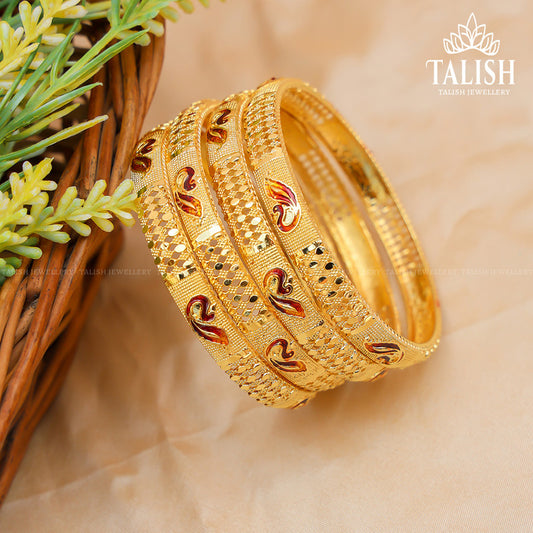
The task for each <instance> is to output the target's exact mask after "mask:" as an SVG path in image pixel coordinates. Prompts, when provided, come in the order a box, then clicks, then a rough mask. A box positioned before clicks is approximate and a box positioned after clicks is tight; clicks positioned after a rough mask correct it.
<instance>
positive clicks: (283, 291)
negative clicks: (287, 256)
mask: <svg viewBox="0 0 533 533" xmlns="http://www.w3.org/2000/svg"><path fill="white" fill-rule="evenodd" d="M263 285H264V287H265V288H266V289H267V290H268V291H269V295H268V299H269V301H270V303H271V304H272V305H273V306H274V307H275V308H276V309H277V310H278V311H280V312H282V313H285V314H287V315H291V316H298V317H300V318H304V317H305V311H304V308H303V306H302V304H301V303H300V302H299V301H298V300H295V299H293V298H288V295H289V294H291V293H292V291H293V286H292V284H291V283H290V282H289V280H288V276H287V272H285V270H283V269H282V268H273V269H271V270H269V271H268V272H267V273H266V274H265V277H264V280H263Z"/></svg>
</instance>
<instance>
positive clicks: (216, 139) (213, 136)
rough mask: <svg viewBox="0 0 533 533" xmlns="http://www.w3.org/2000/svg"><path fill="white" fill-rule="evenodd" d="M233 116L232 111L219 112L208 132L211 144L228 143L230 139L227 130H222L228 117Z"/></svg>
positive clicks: (208, 139)
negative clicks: (227, 140) (227, 139)
mask: <svg viewBox="0 0 533 533" xmlns="http://www.w3.org/2000/svg"><path fill="white" fill-rule="evenodd" d="M230 114H231V110H230V109H223V110H222V111H219V112H218V113H216V114H215V115H214V116H215V118H214V119H213V122H212V123H211V126H210V127H209V129H208V130H207V141H208V142H211V143H217V144H222V143H224V142H225V141H226V138H227V137H228V132H227V131H226V129H225V128H222V127H221V126H223V125H224V124H226V122H227V121H228V117H229V115H230Z"/></svg>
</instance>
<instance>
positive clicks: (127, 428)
mask: <svg viewBox="0 0 533 533" xmlns="http://www.w3.org/2000/svg"><path fill="white" fill-rule="evenodd" d="M471 11H475V13H476V15H477V17H478V22H479V23H486V24H487V28H488V31H492V32H494V33H495V35H496V38H498V39H500V40H501V50H500V53H499V56H498V58H502V59H503V58H507V59H509V58H512V59H516V61H517V67H516V68H517V71H516V86H515V87H514V88H513V90H512V94H511V96H507V97H483V96H478V97H444V96H439V95H438V94H437V93H436V91H435V89H434V87H432V85H431V73H430V72H429V71H426V69H425V62H426V60H427V59H430V58H443V59H445V54H444V51H443V49H442V38H443V37H446V36H447V35H448V34H449V33H450V32H451V31H456V29H457V24H458V23H465V22H466V19H467V18H468V15H469V14H470V12H471ZM532 21H533V6H532V4H531V2H528V1H526V0H507V1H506V2H501V1H481V0H473V1H471V2H467V3H465V2H459V1H453V2H442V1H440V0H439V1H429V2H428V1H424V2H422V1H415V0H411V1H409V2H405V1H400V0H386V1H382V2H375V3H373V4H372V7H370V4H369V3H368V2H364V1H362V0H361V1H360V0H357V1H353V0H349V1H348V0H345V1H340V0H336V1H329V2H324V1H320V0H292V1H282V0H270V1H266V0H264V1H259V0H253V1H250V0H248V1H246V0H231V1H228V2H227V3H226V4H218V3H217V2H214V5H213V6H212V8H210V9H209V10H203V9H200V10H198V12H197V13H195V15H193V16H190V17H185V16H184V17H182V19H181V20H180V21H179V22H178V23H177V24H176V25H174V26H170V27H169V29H168V53H167V56H166V61H165V65H164V71H163V76H162V79H161V84H160V87H159V90H158V93H157V96H156V101H155V104H154V106H153V109H152V112H151V114H150V116H149V119H148V121H147V127H151V126H153V125H155V124H156V123H158V122H164V121H166V120H168V119H170V118H172V117H174V115H175V114H176V113H177V112H178V111H180V110H181V109H182V108H183V107H184V106H186V105H188V104H189V103H190V102H192V101H193V100H197V99H199V98H203V97H218V98H220V97H224V96H225V95H227V94H229V93H230V92H235V91H239V90H241V89H244V88H252V87H254V86H256V85H257V84H258V83H260V82H262V81H263V80H264V79H266V78H268V77H271V76H273V75H276V76H296V77H301V78H303V79H306V80H307V81H309V82H311V83H312V84H313V85H315V86H317V87H318V88H320V90H321V91H323V92H324V93H325V94H326V95H327V96H328V97H329V98H330V99H331V100H332V101H333V102H334V103H335V104H336V105H337V107H338V108H340V110H341V111H342V112H343V113H344V114H345V116H346V117H347V119H348V121H349V122H350V123H351V124H353V125H354V127H355V128H356V129H357V130H358V132H359V133H360V135H361V136H362V138H363V139H364V140H365V141H366V143H367V144H368V145H369V146H370V147H371V148H372V150H373V151H374V153H375V154H376V156H377V158H378V160H379V161H380V162H381V163H382V166H383V167H384V168H385V170H386V171H387V173H388V174H389V176H390V178H391V180H392V182H393V184H394V185H395V187H396V190H397V192H398V194H399V196H400V197H401V199H402V200H403V203H404V204H405V206H406V208H407V211H408V213H409V214H410V215H411V218H412V221H413V223H414V225H415V227H416V228H417V230H418V233H419V235H420V239H421V241H422V243H423V245H424V247H425V249H426V251H427V255H428V258H429V260H430V263H431V264H432V265H433V266H434V267H435V268H436V278H437V283H438V286H439V290H440V296H441V300H442V308H443V311H444V336H443V340H442V345H441V348H440V349H439V351H438V352H437V353H436V354H435V355H434V356H433V358H432V359H431V360H430V361H428V363H427V364H424V365H420V366H418V367H415V368H411V369H408V370H405V371H402V372H394V373H391V374H389V376H387V377H386V378H385V379H384V380H382V381H380V382H377V383H374V384H348V385H346V386H344V387H342V388H340V389H338V390H336V391H333V392H329V393H324V394H321V395H320V396H319V397H318V398H317V399H316V400H315V401H313V402H312V403H311V404H310V405H309V406H308V407H306V408H304V409H302V410H299V411H297V412H292V411H291V412H284V411H279V410H273V409H267V408H264V407H261V406H260V405H259V404H256V403H255V402H254V401H253V400H250V399H248V398H247V396H246V395H245V394H243V393H242V392H240V391H239V390H238V389H237V387H235V385H234V384H233V383H231V382H230V381H229V380H228V379H227V378H226V376H225V375H224V374H223V373H222V372H221V371H220V370H219V368H218V367H217V366H216V364H215V363H214V362H213V361H212V360H211V359H210V357H209V356H208V355H207V353H205V352H204V350H203V349H202V348H201V346H200V344H199V343H198V342H197V340H196V339H195V338H194V337H193V335H192V333H190V332H189V330H188V326H187V325H186V324H185V322H184V320H183V319H182V318H181V316H179V315H178V313H177V311H176V310H175V308H174V305H173V302H172V301H171V298H170V296H169V295H168V294H167V292H166V289H165V287H164V286H163V284H162V283H161V282H160V280H159V279H158V275H157V273H156V270H155V268H154V265H153V263H152V261H151V258H150V255H149V253H148V250H147V249H146V247H145V245H144V241H143V236H142V234H141V233H140V229H139V227H136V228H134V229H133V230H131V231H128V232H127V241H126V246H125V249H124V251H123V253H122V254H121V256H120V258H119V260H118V262H117V263H116V265H115V266H116V267H121V268H124V269H131V271H130V273H129V274H127V273H126V272H123V273H122V274H120V275H119V274H117V275H112V276H110V277H108V278H107V279H106V280H105V281H104V283H103V287H102V290H101V293H100V295H99V297H98V300H97V302H96V305H95V307H94V309H93V311H92V314H91V316H90V319H89V321H88V323H87V326H86V328H85V331H84V334H83V339H82V342H81V345H80V348H79V354H78V357H77V359H76V361H75V363H74V366H73V368H72V370H71V373H70V375H69V377H68V380H67V382H66V384H65V387H64V389H63V391H62V393H61V394H60V396H59V398H58V400H57V401H56V402H55V404H54V406H53V408H52V409H51V410H50V412H49V413H48V415H47V416H46V418H45V419H44V421H43V422H42V423H41V425H40V426H39V428H38V430H37V433H36V435H35V437H34V439H33V441H32V443H31V446H30V449H29V451H28V454H27V456H26V458H25V460H24V462H23V464H22V467H21V469H20V472H19V474H18V477H17V478H16V480H15V483H14V485H13V487H12V489H11V492H10V493H9V497H8V499H7V501H6V502H5V504H4V506H3V508H2V510H1V511H0V530H1V531H12V532H25V533H26V532H63V531H69V532H77V531H83V532H84V531H88V532H89V531H90V532H94V531H98V532H174V531H179V532H181V531H186V532H196V531H217V532H218V531H221V532H226V531H230V532H234V531H235V532H240V531H243V532H244V531H252V532H263V531H265V532H270V531H291V532H295V531H350V532H351V531H372V532H375V531H395V532H396V531H406V532H407V531H409V532H413V531H513V532H517V531H532V530H533V519H532V518H533V481H532V479H533V449H532V444H533V420H532V418H533V417H532V405H533V386H532V383H533V381H532V380H533V378H532V376H533V351H532V349H531V345H532V337H531V324H532V319H533V302H532V298H533V278H532V268H533V186H532V181H531V178H532V172H531V168H532V163H533V154H532V148H533V137H532V133H533V130H532V125H533V104H532V101H533V100H532V97H531V95H532V88H533V87H532V86H533V68H532V66H533V62H532V55H531V50H532V49H533V33H532V32H531V22H532Z"/></svg>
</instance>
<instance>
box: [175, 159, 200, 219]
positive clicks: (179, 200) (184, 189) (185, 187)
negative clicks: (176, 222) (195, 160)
mask: <svg viewBox="0 0 533 533" xmlns="http://www.w3.org/2000/svg"><path fill="white" fill-rule="evenodd" d="M196 185H197V184H196V180H195V178H194V169H193V168H192V167H184V168H182V169H181V170H180V171H179V172H178V174H177V175H176V187H177V189H178V190H177V191H176V192H175V194H174V198H175V200H176V204H177V206H178V207H179V208H180V209H181V210H182V211H183V212H184V213H188V214H189V215H193V216H195V217H198V218H200V217H201V216H202V204H201V203H200V200H198V198H195V197H194V196H192V195H191V194H187V193H189V192H190V191H193V190H194V189H195V188H196Z"/></svg>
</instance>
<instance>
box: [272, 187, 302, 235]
mask: <svg viewBox="0 0 533 533" xmlns="http://www.w3.org/2000/svg"><path fill="white" fill-rule="evenodd" d="M266 191H267V194H268V196H270V198H272V199H273V200H275V201H277V202H278V203H277V204H276V205H275V206H274V208H273V209H272V211H273V212H274V213H275V214H276V215H277V219H276V225H277V226H278V228H279V229H280V230H281V231H283V232H284V233H287V232H289V231H292V230H293V229H294V228H295V227H296V226H297V225H298V222H299V221H300V204H299V203H298V199H297V198H296V194H295V193H294V191H293V190H292V189H291V188H290V187H289V186H288V185H286V184H285V183H283V182H281V181H277V180H274V179H272V178H268V179H267V180H266Z"/></svg>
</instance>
